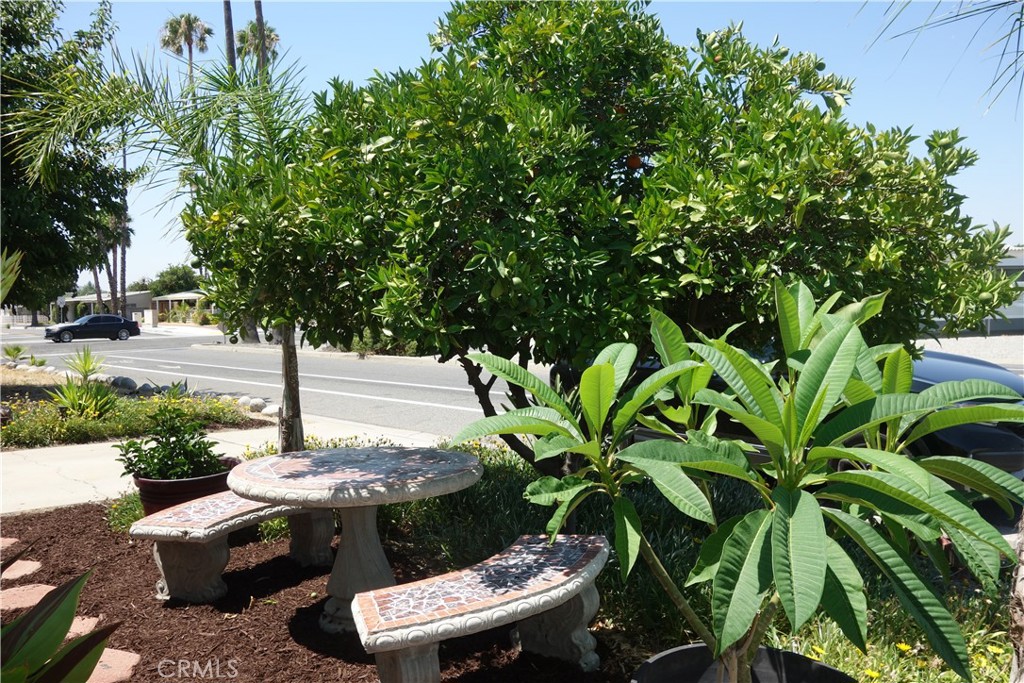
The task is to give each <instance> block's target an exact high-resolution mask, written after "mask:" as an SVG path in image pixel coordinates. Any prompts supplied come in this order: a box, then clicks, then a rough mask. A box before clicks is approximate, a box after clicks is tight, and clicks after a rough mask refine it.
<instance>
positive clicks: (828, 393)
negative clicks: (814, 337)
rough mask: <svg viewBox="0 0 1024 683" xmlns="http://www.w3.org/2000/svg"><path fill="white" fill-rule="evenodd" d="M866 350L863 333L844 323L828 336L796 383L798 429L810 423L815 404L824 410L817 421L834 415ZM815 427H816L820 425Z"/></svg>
mask: <svg viewBox="0 0 1024 683" xmlns="http://www.w3.org/2000/svg"><path fill="white" fill-rule="evenodd" d="M863 346H864V340H863V338H861V336H860V330H859V329H857V327H855V326H854V325H851V324H849V323H844V324H843V325H840V326H838V327H836V329H834V330H832V331H831V332H829V333H828V334H827V335H825V338H824V339H822V340H821V342H820V343H819V344H818V346H817V347H816V348H815V349H814V351H813V352H812V353H811V356H810V358H808V359H807V362H806V363H805V364H804V369H803V372H801V373H800V378H799V379H798V381H797V385H796V392H795V400H796V418H797V423H798V424H799V425H801V426H803V425H804V424H805V422H806V421H807V420H808V416H809V415H810V413H811V408H812V406H813V405H814V404H815V403H816V402H819V403H821V405H823V406H824V410H823V411H821V413H819V415H818V418H817V419H818V421H820V420H821V419H823V418H824V416H825V415H827V414H828V413H829V412H830V411H831V409H832V406H834V405H835V404H836V402H837V401H838V400H839V397H840V396H842V395H843V390H844V389H845V388H846V383H847V382H848V381H849V380H850V377H852V376H853V369H854V367H855V365H856V363H857V356H858V354H859V353H860V351H861V349H862V347H863ZM822 397H824V399H822ZM814 426H817V422H815V423H814ZM802 431H803V430H802Z"/></svg>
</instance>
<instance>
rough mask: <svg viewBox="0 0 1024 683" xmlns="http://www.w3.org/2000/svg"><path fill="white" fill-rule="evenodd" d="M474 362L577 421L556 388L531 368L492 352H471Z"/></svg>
mask: <svg viewBox="0 0 1024 683" xmlns="http://www.w3.org/2000/svg"><path fill="white" fill-rule="evenodd" d="M467 358H469V359H470V360H471V361H473V362H474V363H479V364H480V365H482V366H483V367H484V368H486V369H487V371H488V372H490V373H491V374H492V375H496V376H497V377H500V378H502V379H503V380H505V381H506V382H510V383H512V384H514V385H516V386H520V387H522V388H523V389H525V390H526V391H529V392H530V393H531V394H533V396H534V397H535V398H536V399H537V400H538V401H540V402H541V403H543V404H545V405H547V406H549V407H551V408H554V409H555V410H557V411H558V413H559V414H560V415H561V416H562V417H564V418H565V419H566V421H568V422H570V423H575V422H576V418H575V416H574V415H573V414H572V411H571V410H570V409H569V406H567V405H566V404H565V401H563V400H562V397H560V396H559V395H558V394H557V393H556V392H555V390H554V389H552V388H551V387H549V386H548V385H547V384H546V383H545V382H544V381H543V380H542V379H540V378H539V377H537V376H536V375H534V374H533V373H532V372H530V371H529V370H526V369H525V368H523V367H520V366H519V365H518V364H516V363H515V362H513V361H510V360H508V359H507V358H502V357H500V356H495V355H493V354H490V353H471V354H468V355H467Z"/></svg>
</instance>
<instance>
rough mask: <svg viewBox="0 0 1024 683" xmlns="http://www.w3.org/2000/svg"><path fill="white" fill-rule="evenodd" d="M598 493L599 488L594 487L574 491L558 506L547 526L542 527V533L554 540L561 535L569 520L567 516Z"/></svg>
mask: <svg viewBox="0 0 1024 683" xmlns="http://www.w3.org/2000/svg"><path fill="white" fill-rule="evenodd" d="M598 491H599V488H598V487H597V486H596V485H595V486H590V487H581V488H577V489H575V490H574V492H573V495H572V497H571V498H567V499H565V500H563V501H562V502H560V503H559V504H558V507H557V508H556V509H555V512H554V514H553V515H551V519H549V520H548V523H547V525H546V526H545V527H544V531H545V532H547V534H548V536H550V537H551V538H554V537H555V536H557V535H558V534H560V533H562V526H563V525H565V523H566V521H567V520H568V519H569V515H571V514H572V513H573V511H574V510H575V509H576V508H577V507H579V505H580V503H582V502H583V501H584V500H586V499H587V498H589V497H590V496H592V495H594V494H595V493H597V492H598Z"/></svg>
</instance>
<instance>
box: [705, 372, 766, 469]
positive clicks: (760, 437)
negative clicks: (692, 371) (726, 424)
mask: <svg viewBox="0 0 1024 683" xmlns="http://www.w3.org/2000/svg"><path fill="white" fill-rule="evenodd" d="M693 402H694V403H699V404H701V405H706V406H711V407H713V408H718V409H719V410H721V411H722V412H723V413H725V414H726V415H728V416H729V417H731V418H733V419H734V420H736V421H737V422H739V423H740V424H741V425H743V426H744V427H746V428H747V429H749V430H750V432H751V433H752V434H753V435H754V438H755V439H757V442H758V443H760V444H762V445H763V446H764V447H765V448H766V449H768V453H769V454H771V456H772V457H773V458H781V457H782V455H783V453H784V452H785V437H784V436H783V434H782V429H781V428H780V427H779V425H778V424H776V423H772V422H769V421H768V420H766V419H764V418H763V417H758V416H757V415H754V414H752V413H750V412H748V411H747V409H746V408H744V407H743V406H742V405H740V404H739V403H737V402H736V401H734V400H732V399H731V398H729V397H728V396H725V395H724V394H722V393H720V392H717V391H714V390H713V389H701V390H700V391H698V392H697V393H696V394H695V395H694V397H693Z"/></svg>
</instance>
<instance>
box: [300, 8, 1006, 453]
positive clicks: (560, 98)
mask: <svg viewBox="0 0 1024 683" xmlns="http://www.w3.org/2000/svg"><path fill="white" fill-rule="evenodd" d="M697 38H698V41H697V44H696V45H695V46H694V47H693V48H690V49H686V48H683V47H680V46H677V45H674V44H672V43H671V42H670V41H669V40H668V39H667V38H666V37H665V36H664V34H663V33H662V31H661V29H660V27H659V25H658V23H657V21H656V20H655V19H654V18H653V17H651V16H650V15H648V14H646V13H645V12H644V9H643V6H642V5H641V4H640V3H625V2H618V3H615V2H609V3H600V4H597V5H594V4H589V3H583V4H575V3H531V2H526V3H515V4H514V5H508V4H499V3H455V4H454V6H453V8H452V10H451V11H450V12H449V13H448V14H447V15H446V16H445V17H444V19H443V20H442V21H441V22H440V25H439V30H438V33H437V34H436V35H435V36H433V37H432V41H433V45H434V46H435V47H436V48H437V50H438V51H439V52H440V53H441V54H440V55H439V56H437V57H436V58H434V59H432V60H429V61H427V62H425V63H423V64H422V65H421V66H419V67H418V68H416V69H414V70H410V71H399V72H397V73H393V74H389V75H380V76H378V77H376V78H374V79H372V80H371V81H370V83H369V84H367V85H366V86H365V87H364V88H362V89H360V90H358V91H356V90H353V89H352V88H351V87H350V86H347V85H345V84H340V83H335V84H334V85H333V86H332V88H331V90H329V91H328V92H327V93H325V94H324V95H323V96H321V97H320V98H319V99H318V104H317V111H316V115H315V122H314V124H313V126H312V128H313V134H314V137H315V138H317V141H316V142H315V143H314V145H319V148H320V154H318V155H316V156H317V157H318V159H319V161H318V164H317V165H316V167H315V168H311V169H307V170H308V171H309V173H304V174H303V178H302V183H301V184H302V189H301V190H300V191H298V195H300V198H299V202H300V204H301V205H302V208H301V211H302V212H304V215H305V216H306V217H307V223H308V225H309V226H314V227H313V228H312V229H313V232H311V233H307V237H306V240H305V241H306V244H307V245H308V246H309V248H310V250H311V252H310V253H311V256H312V258H313V263H314V264H316V263H322V264H323V268H322V269H316V268H315V269H314V270H313V271H311V272H310V275H312V276H313V277H315V278H318V279H319V282H320V283H323V282H328V283H330V286H329V287H326V288H322V289H323V291H321V292H320V293H319V295H318V296H317V297H315V298H316V305H317V306H318V308H317V309H316V312H315V313H313V314H312V317H313V318H315V319H316V320H317V329H316V331H315V334H316V335H317V337H318V338H319V339H322V340H325V341H333V340H334V339H335V338H336V337H338V336H339V333H342V332H343V333H345V334H348V333H349V332H350V329H348V321H347V320H346V321H339V318H341V317H342V316H340V315H339V314H338V312H339V311H351V310H352V308H351V306H355V310H356V311H358V315H359V317H360V319H361V320H366V321H368V322H369V323H370V324H371V326H373V327H376V328H379V329H381V330H383V331H384V332H385V333H387V334H393V335H395V336H398V337H400V338H402V339H403V340H405V341H415V342H416V344H417V347H418V348H420V349H422V350H425V351H428V352H431V351H432V352H436V353H438V354H439V355H440V357H441V360H442V361H444V360H448V359H452V358H456V359H458V361H459V362H460V363H461V364H462V366H463V367H464V368H465V370H466V373H467V378H468V381H469V382H470V384H471V385H472V386H473V387H474V389H475V390H476V392H477V395H478V397H479V398H480V402H481V405H482V406H483V409H484V412H485V413H486V414H488V415H491V414H495V413H496V412H497V411H496V410H495V406H494V405H493V403H492V399H491V394H490V390H491V389H492V387H493V386H494V382H495V377H494V376H493V375H487V374H486V373H484V372H482V368H481V366H480V365H479V364H477V363H476V362H474V361H473V360H472V359H471V358H469V357H468V354H469V352H470V350H472V349H487V350H488V351H490V352H492V353H494V354H496V355H500V356H502V357H506V358H508V357H512V356H514V357H516V358H517V359H518V360H517V362H518V363H519V364H520V365H521V366H522V367H526V366H527V365H528V364H529V363H530V362H531V361H535V362H536V361H539V362H555V361H560V360H568V361H571V362H574V363H576V364H581V363H583V362H584V361H585V360H587V359H590V358H593V357H594V355H595V354H596V353H597V352H598V350H599V344H600V340H601V339H602V338H606V337H607V336H608V335H609V334H610V333H611V331H612V330H614V331H615V334H616V335H618V336H620V337H624V338H626V339H628V340H638V341H640V342H641V343H642V340H643V338H644V335H643V329H644V322H645V320H644V319H645V317H646V316H645V313H644V312H645V311H646V310H647V309H648V307H653V308H655V309H658V310H661V311H664V312H666V313H667V314H668V315H670V317H672V318H673V319H674V320H677V321H679V322H680V323H681V324H683V325H684V326H692V327H694V328H696V329H698V330H700V331H701V332H702V333H704V334H707V335H710V336H719V335H720V334H722V333H723V332H725V331H726V330H728V329H729V328H730V327H732V326H733V325H735V324H736V323H740V322H745V321H756V320H758V319H759V317H761V315H762V312H763V311H764V310H766V308H769V307H770V302H771V296H772V287H771V282H772V280H773V278H774V277H776V276H778V275H779V274H780V273H782V272H785V273H788V274H792V275H793V276H796V277H800V278H801V279H803V280H804V281H805V282H806V283H807V285H808V287H809V288H810V289H811V290H812V291H813V292H814V293H815V294H816V295H819V296H820V295H822V294H823V293H825V292H828V291H832V290H834V289H842V290H844V291H845V292H846V293H847V295H848V296H850V297H851V298H852V299H860V298H863V297H864V296H865V295H866V294H868V293H873V292H878V291H885V290H892V292H891V294H890V299H889V300H890V302H891V303H892V305H891V306H890V307H889V308H888V309H887V310H886V311H885V312H884V313H883V314H882V315H880V316H877V318H876V319H874V320H872V321H871V322H870V323H869V325H868V327H867V328H866V329H865V333H866V334H868V336H869V338H871V339H872V340H874V341H898V342H909V341H910V340H913V339H915V338H917V337H918V336H919V335H920V334H921V333H922V331H923V330H926V329H929V328H930V326H931V325H932V321H933V319H935V318H942V319H945V320H946V325H947V330H948V331H950V332H953V333H956V332H958V331H961V330H964V329H968V328H970V327H972V326H975V325H977V324H978V323H979V322H980V321H981V320H982V319H983V318H984V317H985V316H987V315H989V314H991V313H992V312H993V311H994V310H996V309H997V308H998V307H999V306H1002V305H1004V304H1006V303H1008V302H1009V301H1011V300H1012V298H1013V297H1014V296H1015V290H1014V285H1013V284H1012V282H1011V281H1009V280H1008V279H1007V278H1005V277H1003V276H1002V275H999V274H998V273H997V272H995V271H994V270H993V266H994V265H995V264H996V263H997V262H998V259H999V258H1000V257H1001V255H1002V253H1003V251H1004V248H1003V239H1004V238H1005V236H1006V231H1005V230H1004V229H994V230H990V231H985V230H976V229H974V228H973V227H972V221H971V219H970V218H969V217H967V216H964V215H963V214H962V211H961V203H962V200H963V197H962V196H961V195H959V194H958V193H957V192H956V190H955V188H954V187H953V185H952V181H951V178H952V177H953V176H954V175H955V174H956V173H957V172H958V171H960V170H961V169H963V168H965V167H966V166H969V165H970V164H971V163H973V162H974V160H975V155H974V154H973V153H972V152H970V151H969V150H967V149H965V148H963V147H961V146H960V143H961V142H962V139H961V138H960V137H959V136H958V135H957V133H956V131H949V132H938V133H935V134H933V135H931V136H930V137H929V138H928V140H927V150H928V151H927V154H926V155H925V156H921V157H918V156H915V155H914V154H913V153H912V152H911V142H912V140H913V136H911V135H910V134H909V132H907V131H905V130H901V129H892V130H880V129H876V128H875V127H874V126H871V125H868V126H865V127H858V126H855V125H853V124H851V123H850V122H848V121H847V120H846V119H845V118H844V116H843V114H844V110H845V108H846V107H847V106H848V103H849V102H850V100H851V97H852V93H851V90H852V85H851V82H850V81H849V80H848V79H846V78H842V77H840V76H836V75H834V74H830V73H828V72H826V71H825V65H824V63H823V62H822V61H821V60H820V59H819V58H818V57H816V56H815V55H809V54H790V53H789V52H788V51H787V50H786V49H785V48H784V47H781V46H779V45H773V46H770V47H767V48H761V47H758V46H755V45H752V44H750V43H749V42H748V41H746V40H745V39H744V38H743V35H742V33H741V32H740V31H739V29H738V28H730V29H727V30H724V31H720V32H716V33H711V34H703V33H698V36H697ZM771 334H772V333H771V331H770V330H768V329H767V328H766V327H763V326H759V325H745V326H743V327H742V328H740V329H739V330H737V331H735V332H734V333H733V336H732V337H731V338H730V339H731V340H733V341H734V342H735V343H738V344H741V345H744V346H747V347H748V348H754V347H761V346H763V345H764V344H765V343H767V342H770V341H771ZM511 391H512V401H513V403H514V404H515V405H516V406H518V407H525V406H526V405H527V397H526V395H525V393H524V392H522V391H521V390H519V389H518V388H516V387H512V389H511ZM519 451H520V453H522V454H523V455H524V456H525V457H527V458H532V455H531V454H530V452H529V450H528V449H523V448H519Z"/></svg>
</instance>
